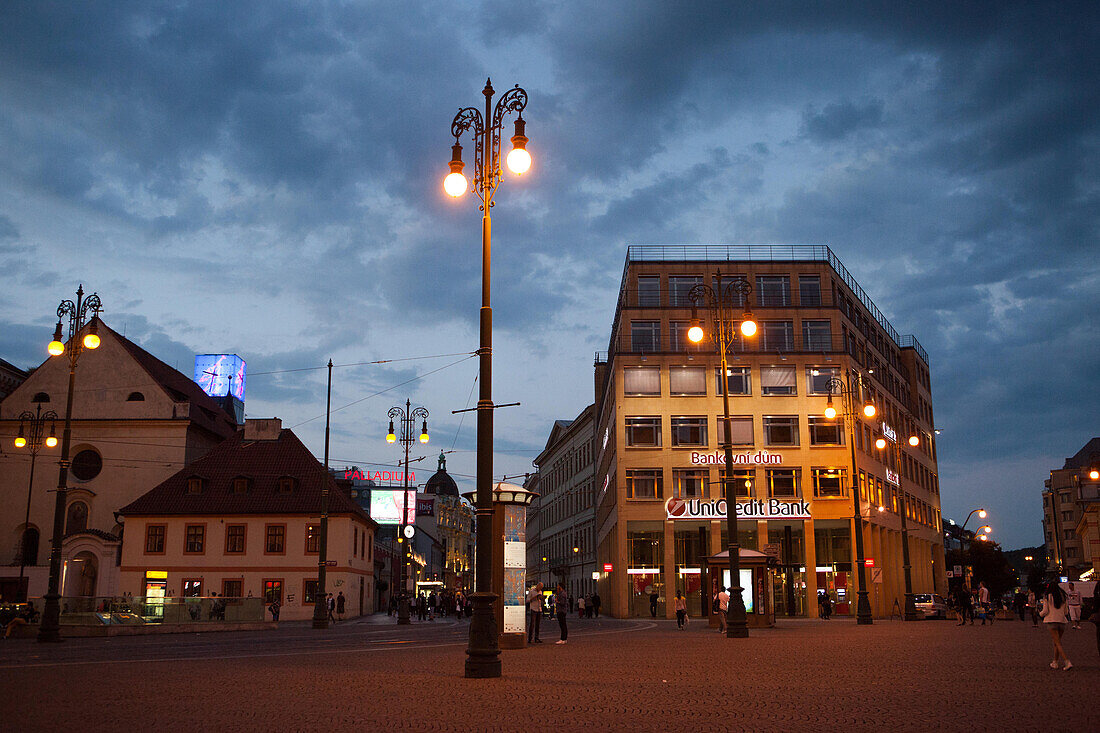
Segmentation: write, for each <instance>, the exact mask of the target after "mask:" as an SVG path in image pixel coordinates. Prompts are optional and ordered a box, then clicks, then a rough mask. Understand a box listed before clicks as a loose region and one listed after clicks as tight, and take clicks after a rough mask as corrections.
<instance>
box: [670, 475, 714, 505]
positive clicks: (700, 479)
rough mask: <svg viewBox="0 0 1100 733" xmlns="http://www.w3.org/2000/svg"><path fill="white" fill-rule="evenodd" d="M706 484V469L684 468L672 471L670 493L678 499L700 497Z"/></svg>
mask: <svg viewBox="0 0 1100 733" xmlns="http://www.w3.org/2000/svg"><path fill="white" fill-rule="evenodd" d="M706 484H707V471H706V470H698V469H687V468H685V469H676V470H674V471H673V472H672V495H673V496H675V497H676V498H678V499H689V498H691V499H701V498H702V497H703V495H704V491H705V489H704V487H705V486H706Z"/></svg>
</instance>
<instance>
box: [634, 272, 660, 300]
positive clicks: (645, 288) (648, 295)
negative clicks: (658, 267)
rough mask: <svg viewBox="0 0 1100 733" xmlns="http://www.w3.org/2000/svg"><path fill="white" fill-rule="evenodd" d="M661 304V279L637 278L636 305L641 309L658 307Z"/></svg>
mask: <svg viewBox="0 0 1100 733" xmlns="http://www.w3.org/2000/svg"><path fill="white" fill-rule="evenodd" d="M660 304H661V278H659V277H639V278H638V305H639V306H641V307H643V308H649V307H653V306H658V305H660Z"/></svg>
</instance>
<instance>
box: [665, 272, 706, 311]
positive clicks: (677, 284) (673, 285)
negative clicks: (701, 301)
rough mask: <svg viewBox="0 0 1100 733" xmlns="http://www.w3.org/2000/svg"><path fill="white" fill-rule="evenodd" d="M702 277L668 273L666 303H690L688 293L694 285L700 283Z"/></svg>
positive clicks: (680, 304) (679, 304)
mask: <svg viewBox="0 0 1100 733" xmlns="http://www.w3.org/2000/svg"><path fill="white" fill-rule="evenodd" d="M702 283H703V278H702V277H701V276H699V275H670V276H669V278H668V304H669V305H670V306H688V305H691V298H690V297H688V293H690V292H691V289H692V288H694V287H695V286H696V285H701V284H702Z"/></svg>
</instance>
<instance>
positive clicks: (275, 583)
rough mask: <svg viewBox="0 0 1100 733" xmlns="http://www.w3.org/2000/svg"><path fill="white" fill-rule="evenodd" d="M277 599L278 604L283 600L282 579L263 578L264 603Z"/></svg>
mask: <svg viewBox="0 0 1100 733" xmlns="http://www.w3.org/2000/svg"><path fill="white" fill-rule="evenodd" d="M275 601H278V602H279V604H280V605H282V602H283V581H282V580H265V581H264V603H269V604H270V603H274V602H275Z"/></svg>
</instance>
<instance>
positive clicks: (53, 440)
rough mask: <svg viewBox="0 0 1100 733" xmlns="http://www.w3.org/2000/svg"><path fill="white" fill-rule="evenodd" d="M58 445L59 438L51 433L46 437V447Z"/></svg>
mask: <svg viewBox="0 0 1100 733" xmlns="http://www.w3.org/2000/svg"><path fill="white" fill-rule="evenodd" d="M56 446H57V438H56V437H54V436H53V435H51V436H50V437H48V438H46V447H47V448H54V447H56ZM20 447H22V446H20Z"/></svg>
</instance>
